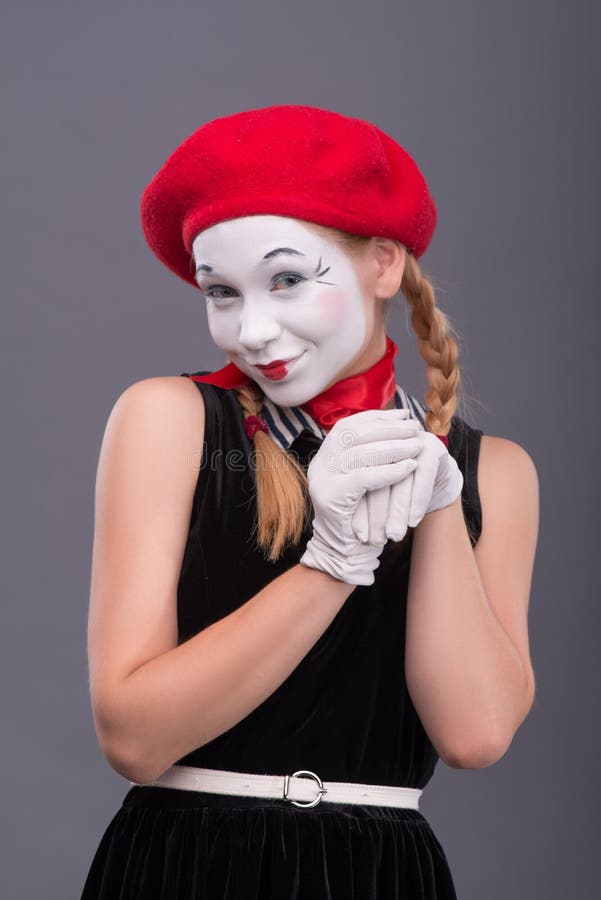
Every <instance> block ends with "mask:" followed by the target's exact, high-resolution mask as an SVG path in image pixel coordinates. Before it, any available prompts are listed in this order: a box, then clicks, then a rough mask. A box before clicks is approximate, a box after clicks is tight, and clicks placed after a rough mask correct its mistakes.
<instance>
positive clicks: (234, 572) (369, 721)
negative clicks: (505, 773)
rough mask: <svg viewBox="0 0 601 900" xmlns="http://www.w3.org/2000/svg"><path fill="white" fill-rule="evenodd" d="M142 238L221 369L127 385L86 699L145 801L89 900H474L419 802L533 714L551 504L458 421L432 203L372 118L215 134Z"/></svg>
mask: <svg viewBox="0 0 601 900" xmlns="http://www.w3.org/2000/svg"><path fill="white" fill-rule="evenodd" d="M141 217H142V227H143V231H144V235H145V238H146V240H147V242H148V244H149V247H150V248H151V250H152V251H153V253H154V254H155V255H156V257H158V259H159V260H160V261H161V263H162V264H164V265H165V266H166V267H167V269H168V270H169V271H170V272H172V273H174V274H175V275H176V276H178V277H179V278H181V279H183V281H184V282H186V283H187V284H188V285H190V286H191V287H192V288H193V289H194V290H195V295H194V296H195V297H196V298H197V299H198V303H199V304H200V306H202V307H206V316H207V325H208V330H209V333H210V336H211V338H212V340H213V341H214V343H215V344H216V346H217V347H218V348H219V349H220V350H221V351H223V353H224V355H225V363H224V365H223V367H222V368H220V369H219V370H218V371H215V372H211V371H208V370H206V369H199V370H198V371H194V372H184V373H181V375H180V374H177V375H167V376H161V377H153V378H145V379H142V380H140V381H137V382H135V383H134V384H132V385H130V386H129V387H127V388H126V389H125V390H124V391H123V392H122V393H121V395H120V396H119V397H118V399H117V400H116V402H115V404H114V406H113V408H112V410H111V413H110V416H109V419H108V422H107V426H106V430H105V434H104V437H103V441H102V447H101V451H100V458H99V464H98V473H97V481H96V501H95V502H96V506H95V531H94V548H93V565H92V579H91V596H90V614H89V630H88V653H89V671H90V693H91V703H92V710H93V715H94V723H95V728H96V733H97V736H98V741H99V745H100V748H101V750H102V752H103V754H104V755H105V757H106V759H107V761H108V763H109V764H110V765H111V766H112V768H113V769H114V770H115V771H116V772H118V773H119V774H121V775H122V776H123V777H124V778H126V779H127V780H128V781H129V782H130V785H129V789H128V791H127V794H126V796H125V797H124V800H123V803H122V806H121V808H120V809H118V811H117V812H116V813H115V815H114V817H113V819H112V820H111V822H110V824H109V825H108V826H107V828H106V830H105V832H104V834H103V836H102V838H101V840H100V843H99V846H98V848H97V850H96V853H95V855H94V858H93V860H92V863H91V866H90V869H89V873H88V876H87V880H86V883H85V887H84V890H83V894H82V900H92V898H102V900H126V898H128V900H129V898H144V900H150V898H162V900H192V898H195V900H196V898H209V900H251V898H252V900H266V898H267V900H276V898H277V900H435V898H436V900H452V898H456V892H455V888H454V884H453V878H452V874H451V871H450V867H449V864H448V861H447V858H446V856H445V852H444V850H443V848H442V846H441V844H440V842H439V840H438V838H437V837H436V835H435V833H434V832H433V830H432V828H431V826H430V824H429V822H428V821H427V819H426V818H425V817H424V815H423V814H422V813H421V812H420V810H419V799H420V796H421V794H422V791H423V790H424V788H425V787H426V785H427V784H428V782H429V780H430V778H431V777H432V774H433V771H434V768H435V766H436V764H437V762H438V759H439V758H441V759H442V760H443V761H444V762H445V763H446V764H447V765H449V766H452V767H459V768H481V767H485V766H490V765H492V764H494V763H495V762H497V761H499V760H500V759H501V758H502V756H503V755H504V753H505V752H506V750H507V748H508V747H509V745H510V743H511V741H512V739H513V737H514V735H515V733H516V731H517V729H518V728H519V726H520V724H521V723H522V722H523V720H524V719H525V717H526V715H527V714H528V711H529V709H530V707H531V705H532V702H533V697H534V691H535V686H534V675H533V667H532V663H531V660H530V655H529V643H528V622H527V619H528V602H529V593H530V586H531V578H532V571H533V565H534V556H535V546H536V540H537V530H538V483H537V475H536V469H535V467H534V464H533V462H532V460H531V458H530V456H529V455H528V453H527V452H526V451H525V450H524V449H523V448H522V447H521V446H520V445H519V444H517V443H515V442H513V441H511V440H508V439H505V438H502V437H496V436H492V435H484V434H483V433H482V431H481V430H480V429H477V428H475V427H472V426H471V425H469V424H468V423H467V422H466V421H465V420H464V419H463V418H462V417H461V416H459V415H458V414H457V406H458V401H459V399H460V388H461V386H460V370H459V364H458V353H457V345H456V341H455V340H454V338H453V336H452V334H451V332H450V329H449V323H448V320H447V317H446V316H445V314H444V313H443V312H442V311H441V310H440V309H439V308H438V307H437V305H436V302H435V296H434V291H433V288H432V284H431V282H430V281H429V279H428V278H427V277H426V275H425V274H424V273H423V272H422V269H421V268H420V264H419V263H418V259H419V258H420V257H421V256H422V255H423V254H424V252H425V251H426V249H427V247H428V246H429V244H430V242H431V240H432V237H433V234H434V230H435V226H436V207H435V203H434V200H433V197H432V193H431V191H430V188H429V186H428V184H427V182H426V180H425V177H424V175H423V174H422V173H421V171H420V169H419V168H418V166H417V164H416V162H415V161H414V160H413V158H412V157H411V156H410V155H409V153H408V152H407V151H406V150H405V149H404V148H403V147H402V146H401V145H400V144H399V143H397V142H396V141H395V140H394V139H393V138H392V137H391V136H389V135H387V134H386V133H385V132H383V131H382V130H381V129H380V128H379V127H377V126H376V125H375V124H373V123H370V122H367V121H364V120H362V119H358V118H353V117H351V116H346V115H343V114H341V113H338V112H334V111H332V110H327V109H320V108H317V107H312V106H302V105H279V106H270V107H265V108H259V109H249V110H244V111H241V112H238V113H234V114H231V115H225V116H222V117H220V118H217V119H214V120H212V121H209V122H205V123H204V124H202V125H201V126H200V127H198V128H197V129H196V130H195V131H194V132H193V133H192V134H191V135H190V136H189V137H188V138H187V139H186V140H184V141H183V142H182V143H181V144H180V145H179V146H178V147H177V148H176V149H175V150H174V151H173V153H172V154H171V155H170V156H169V157H168V159H167V160H166V161H165V162H164V164H163V165H162V166H161V167H160V169H159V170H158V171H157V172H156V174H155V175H154V176H153V177H152V178H151V180H150V181H149V183H148V184H147V186H146V188H145V189H144V192H143V194H142V202H141ZM443 239H444V236H443ZM399 294H400V295H401V297H402V298H403V302H406V303H407V304H408V307H409V310H410V313H411V324H412V326H413V329H414V331H415V333H416V336H417V341H418V347H419V351H420V353H421V356H422V357H423V359H424V361H425V363H426V376H427V390H426V392H425V395H424V398H423V399H422V400H420V399H418V398H417V397H415V396H413V395H411V394H410V393H408V391H407V389H406V387H405V386H404V382H403V379H404V377H405V376H404V374H403V373H404V369H405V366H406V363H405V357H406V352H407V347H406V346H404V345H402V346H400V347H399V346H397V344H396V343H395V342H394V341H393V340H392V339H391V337H390V336H389V335H388V334H387V327H386V323H387V317H388V315H389V312H390V310H391V309H392V306H393V304H394V303H395V302H396V301H395V298H396V297H397V295H399ZM203 315H204V313H203ZM395 360H396V365H397V368H398V371H399V373H400V380H399V381H397V376H396V374H395ZM457 827H458V828H461V822H460V820H458V821H457Z"/></svg>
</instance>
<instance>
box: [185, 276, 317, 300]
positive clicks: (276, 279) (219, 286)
mask: <svg viewBox="0 0 601 900" xmlns="http://www.w3.org/2000/svg"><path fill="white" fill-rule="evenodd" d="M281 278H297V279H298V281H297V282H296V284H291V285H288V288H286V289H285V290H291V289H292V288H294V287H296V285H297V284H300V283H301V282H303V281H306V280H307V279H306V278H305V277H304V276H303V275H299V273H298V272H280V273H278V274H277V275H275V276H274V278H273V279H272V286H273V284H275V283H276V282H278V281H280V279H281ZM217 288H225V289H226V290H228V291H230V290H233V288H230V287H228V286H227V285H226V284H211V285H209V287H208V288H205V289H204V290H202V293H203V294H204V295H205V297H207V298H208V299H209V300H213V301H215V300H231V299H232V297H213V296H212V294H210V293H209V292H210V291H213V290H215V289H217Z"/></svg>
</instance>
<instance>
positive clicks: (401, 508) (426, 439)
mask: <svg viewBox="0 0 601 900" xmlns="http://www.w3.org/2000/svg"><path fill="white" fill-rule="evenodd" d="M417 425H418V427H419V431H418V434H417V437H418V438H419V439H420V442H421V451H420V452H419V453H418V455H417V456H416V460H417V467H416V469H415V471H414V472H413V473H412V474H411V475H410V476H409V477H408V478H405V479H403V480H402V481H400V482H398V483H397V484H393V485H391V486H390V487H383V488H379V489H378V490H374V491H369V492H368V493H366V494H365V495H364V497H363V498H362V499H361V501H360V503H359V504H358V506H357V510H356V513H355V515H354V517H353V530H354V532H355V534H356V535H357V537H358V538H359V539H360V540H362V541H369V543H372V542H373V543H374V544H375V545H376V546H379V545H380V544H381V542H382V540H383V538H384V539H386V538H390V539H391V540H394V541H400V540H402V538H403V537H404V536H405V533H406V531H407V528H415V527H416V526H417V525H419V523H420V522H421V520H422V519H423V517H424V516H425V515H426V513H429V512H434V510H437V509H442V508H443V507H444V506H449V505H450V504H451V503H453V502H454V501H455V500H456V499H457V498H458V497H459V496H460V494H461V491H462V488H463V475H462V474H461V471H460V469H459V467H458V465H457V463H456V461H455V459H454V457H452V456H451V454H450V453H449V451H448V449H447V448H446V446H445V445H444V443H443V442H442V441H441V440H440V439H439V438H438V437H437V436H436V435H434V434H432V433H431V432H429V431H425V430H424V428H423V426H422V425H421V423H419V422H417Z"/></svg>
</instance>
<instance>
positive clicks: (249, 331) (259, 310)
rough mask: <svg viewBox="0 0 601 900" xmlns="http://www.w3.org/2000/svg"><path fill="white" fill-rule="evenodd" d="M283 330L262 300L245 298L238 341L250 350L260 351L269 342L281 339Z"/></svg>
mask: <svg viewBox="0 0 601 900" xmlns="http://www.w3.org/2000/svg"><path fill="white" fill-rule="evenodd" d="M281 333H282V328H281V326H280V324H279V323H278V322H277V320H276V319H274V317H273V315H272V314H271V313H270V311H269V309H268V308H267V307H266V305H265V304H264V303H262V302H261V301H260V300H258V301H257V302H254V301H253V300H251V299H250V298H249V297H248V296H247V297H246V298H245V300H244V303H243V306H242V313H241V316H240V334H239V336H238V340H239V342H240V344H242V346H244V347H246V348H247V349H248V350H258V349H259V348H260V347H262V346H263V345H264V344H266V343H267V342H268V341H273V340H274V339H275V338H278V337H280V335H281Z"/></svg>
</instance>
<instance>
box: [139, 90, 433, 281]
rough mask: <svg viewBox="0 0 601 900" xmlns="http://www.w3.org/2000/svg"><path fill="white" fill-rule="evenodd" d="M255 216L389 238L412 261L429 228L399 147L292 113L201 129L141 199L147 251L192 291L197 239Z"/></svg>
mask: <svg viewBox="0 0 601 900" xmlns="http://www.w3.org/2000/svg"><path fill="white" fill-rule="evenodd" d="M258 214H272V215H280V216H288V217H291V218H295V219H302V220H305V221H308V222H317V223H319V224H321V225H327V226H330V227H333V228H339V229H342V230H343V231H347V232H350V233H351V234H360V235H366V236H370V237H375V236H381V237H389V238H394V239H396V240H399V241H401V242H402V243H403V244H404V245H405V246H406V247H407V248H408V249H409V250H410V251H411V252H412V253H413V254H414V255H415V256H416V257H419V256H421V254H422V253H424V251H425V250H426V248H427V247H428V244H429V243H430V241H431V239H432V235H433V234H434V229H435V227H436V207H435V205H434V200H433V199H432V196H431V194H430V190H429V188H428V185H427V184H426V180H425V178H424V176H423V175H422V174H421V172H420V170H419V169H418V167H417V165H416V163H415V162H414V160H413V159H412V158H411V156H409V154H408V153H407V151H406V150H404V149H403V147H401V146H400V145H399V144H397V143H396V141H394V140H393V139H392V138H391V137H389V136H388V135H387V134H385V133H384V132H383V131H381V130H380V129H379V128H378V127H377V126H376V125H372V124H371V123H370V122H365V121H364V120H362V119H355V118H351V117H350V116H344V115H342V114H341V113H337V112H332V111H330V110H327V109H319V108H317V107H314V106H300V105H294V104H293V105H284V106H268V107H264V108H261V109H249V110H244V111H243V112H238V113H234V114H233V115H228V116H222V117H220V118H218V119H213V120H212V121H210V122H207V123H206V124H204V125H201V126H200V128H198V129H197V130H196V131H195V132H193V134H191V135H190V136H189V137H188V138H186V140H184V141H183V143H182V144H180V146H179V147H178V148H177V149H176V150H175V151H174V152H173V153H172V154H171V156H169V158H168V159H167V160H166V162H165V163H164V164H163V165H162V166H161V168H160V169H159V171H158V172H157V173H156V175H155V176H154V178H153V179H152V181H151V182H150V183H149V184H148V185H147V186H146V188H145V189H144V191H143V194H142V199H141V217H142V228H143V231H144V236H145V237H146V240H147V242H148V245H149V246H150V248H151V250H152V251H153V253H155V255H156V256H157V257H158V258H159V259H160V260H161V262H163V263H164V264H165V265H166V266H167V267H168V268H169V269H170V270H171V271H172V272H175V274H176V275H179V276H180V277H181V278H183V279H184V281H187V282H189V283H190V284H192V285H194V286H197V285H196V281H195V279H194V272H193V260H192V255H191V247H192V242H193V240H194V238H195V237H196V235H197V234H198V233H199V232H200V231H202V230H203V229H204V228H208V227H209V226H210V225H215V224H216V223H217V222H221V221H223V220H224V219H234V218H238V217H240V216H250V215H258Z"/></svg>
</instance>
